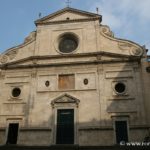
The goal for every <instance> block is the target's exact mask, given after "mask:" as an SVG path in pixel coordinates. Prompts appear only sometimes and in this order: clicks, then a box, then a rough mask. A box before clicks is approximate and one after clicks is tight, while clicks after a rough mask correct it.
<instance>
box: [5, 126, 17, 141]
mask: <svg viewBox="0 0 150 150" xmlns="http://www.w3.org/2000/svg"><path fill="white" fill-rule="evenodd" d="M18 130H19V123H10V124H9V127H8V134H7V141H6V144H17V138H18Z"/></svg>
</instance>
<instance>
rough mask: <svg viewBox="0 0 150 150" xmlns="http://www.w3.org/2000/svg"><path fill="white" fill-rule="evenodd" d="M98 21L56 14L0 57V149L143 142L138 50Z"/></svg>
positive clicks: (149, 83)
mask: <svg viewBox="0 0 150 150" xmlns="http://www.w3.org/2000/svg"><path fill="white" fill-rule="evenodd" d="M101 21H102V16H101V15H99V14H94V13H90V12H85V11H81V10H77V9H74V8H69V7H67V8H64V9H62V10H59V11H57V12H55V13H53V14H50V15H48V16H46V17H43V18H41V19H39V20H37V21H35V24H36V31H34V32H32V33H30V35H29V36H28V37H27V38H26V39H25V40H24V43H23V44H21V45H19V46H16V47H13V48H10V49H8V50H6V51H5V52H3V53H2V54H1V55H0V89H1V90H0V144H1V145H3V144H18V145H55V144H77V145H81V146H82V145H89V146H99V145H115V144H119V143H120V142H121V141H124V142H128V141H136V142H142V141H144V140H145V138H146V137H148V136H149V127H150V116H149V114H150V110H149V106H150V102H149V97H150V92H149V90H150V75H149V73H148V72H147V70H146V67H148V66H147V65H148V62H146V57H147V55H146V49H145V48H144V47H142V46H140V45H138V44H136V43H134V42H132V41H129V40H123V39H118V38H115V37H114V35H113V32H112V31H111V30H110V28H109V27H108V26H106V25H102V24H101Z"/></svg>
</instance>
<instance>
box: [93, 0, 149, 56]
mask: <svg viewBox="0 0 150 150" xmlns="http://www.w3.org/2000/svg"><path fill="white" fill-rule="evenodd" d="M96 7H99V10H100V14H101V15H102V16H103V21H102V24H107V25H109V26H110V27H111V29H112V30H113V31H114V32H115V33H117V36H118V35H119V37H120V36H121V37H123V38H128V39H130V40H133V41H135V42H138V43H140V44H141V45H143V44H146V43H147V41H148V43H150V28H149V24H150V0H97V1H95V3H93V5H92V7H91V8H90V11H93V12H95V8H96ZM147 33H148V34H147ZM147 47H148V48H149V49H150V44H149V45H147ZM149 54H150V52H149Z"/></svg>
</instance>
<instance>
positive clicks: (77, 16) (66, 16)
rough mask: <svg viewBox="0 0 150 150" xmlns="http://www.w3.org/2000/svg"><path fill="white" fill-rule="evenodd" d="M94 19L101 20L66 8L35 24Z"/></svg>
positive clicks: (90, 14)
mask: <svg viewBox="0 0 150 150" xmlns="http://www.w3.org/2000/svg"><path fill="white" fill-rule="evenodd" d="M94 18H95V19H99V20H101V15H98V14H94V13H90V12H86V11H81V10H78V9H74V8H70V7H67V8H64V9H62V10H59V11H57V12H55V13H52V14H50V15H48V16H46V17H43V18H41V19H38V20H36V21H35V24H42V23H50V22H51V23H52V22H59V21H75V20H82V19H94Z"/></svg>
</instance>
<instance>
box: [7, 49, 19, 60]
mask: <svg viewBox="0 0 150 150" xmlns="http://www.w3.org/2000/svg"><path fill="white" fill-rule="evenodd" d="M6 55H7V56H8V57H9V60H12V59H14V58H15V57H16V55H17V50H12V51H10V52H8V53H7V54H6Z"/></svg>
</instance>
